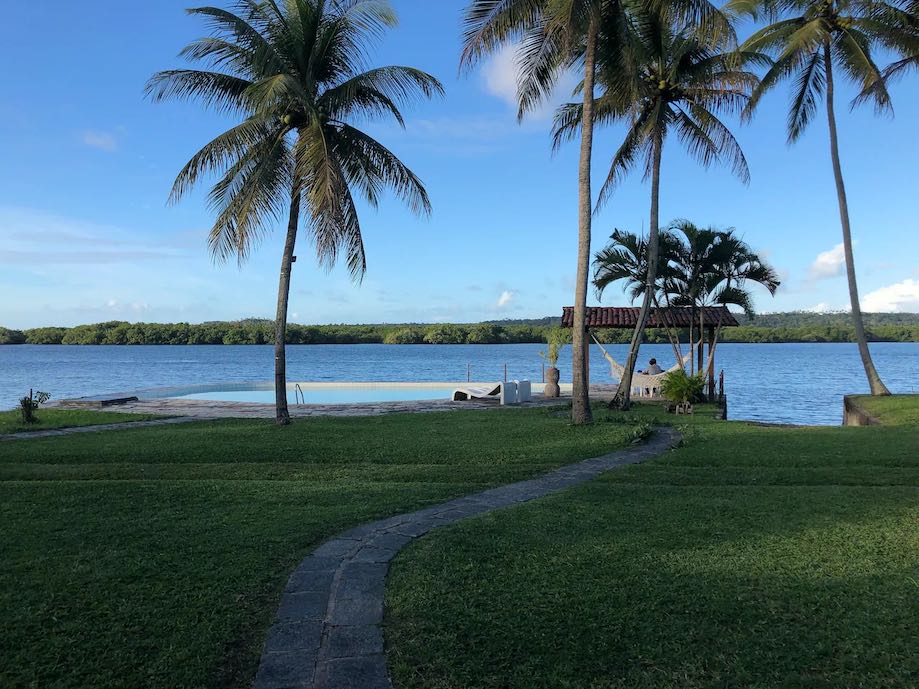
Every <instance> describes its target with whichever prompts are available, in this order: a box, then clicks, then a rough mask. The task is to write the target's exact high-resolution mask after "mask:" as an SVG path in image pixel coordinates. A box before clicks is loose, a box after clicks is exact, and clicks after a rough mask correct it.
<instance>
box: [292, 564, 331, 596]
mask: <svg viewBox="0 0 919 689" xmlns="http://www.w3.org/2000/svg"><path fill="white" fill-rule="evenodd" d="M334 578H335V570H334V569H317V570H309V569H308V570H302V569H295V570H294V573H293V574H291V575H290V579H288V580H287V586H286V587H285V588H284V591H286V592H287V593H297V592H303V591H328V590H329V589H330V588H331V587H332V579H334Z"/></svg>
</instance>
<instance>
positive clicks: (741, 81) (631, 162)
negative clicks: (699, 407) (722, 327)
mask: <svg viewBox="0 0 919 689" xmlns="http://www.w3.org/2000/svg"><path fill="white" fill-rule="evenodd" d="M632 24H633V27H634V28H633V31H634V37H635V38H634V40H633V42H632V46H631V54H632V56H633V59H634V60H635V67H636V69H635V72H634V78H633V81H632V84H631V85H629V86H627V87H625V88H623V85H622V80H621V76H620V75H619V74H618V73H616V74H612V75H608V74H607V73H605V72H601V73H600V75H599V79H600V82H601V84H603V85H604V86H605V87H606V89H605V91H604V93H603V95H602V96H601V97H600V98H598V99H597V102H596V104H595V106H594V118H595V119H596V121H597V122H598V123H607V122H611V121H615V120H618V119H621V118H622V117H623V113H624V112H625V113H627V117H628V119H629V128H628V131H627V133H626V136H625V139H624V141H623V143H622V145H621V146H620V147H619V149H618V150H617V151H616V154H615V155H614V156H613V159H612V163H611V165H610V171H609V175H608V176H607V180H606V183H605V184H604V185H603V188H602V190H601V192H600V199H599V201H598V206H599V205H601V204H602V203H603V202H604V201H606V199H608V197H609V196H610V194H611V193H612V191H613V189H614V188H615V187H616V185H617V184H618V183H619V182H620V181H621V179H622V178H623V177H624V176H625V175H626V174H627V173H628V172H629V171H630V170H631V169H632V168H633V167H634V166H635V164H636V163H637V162H638V161H639V160H641V161H642V162H643V164H644V169H645V176H646V177H650V178H651V209H650V226H649V235H648V261H647V265H648V267H649V270H648V274H647V276H646V285H647V288H646V290H645V292H644V298H643V299H642V304H641V309H640V311H639V317H638V323H637V324H636V326H635V330H634V332H633V334H632V341H631V344H630V346H629V356H628V360H627V361H626V365H625V375H623V377H622V380H621V381H620V383H619V390H618V391H617V395H616V396H617V399H618V400H619V401H620V405H621V407H622V408H623V409H627V408H628V407H629V404H630V394H631V383H632V373H633V371H634V368H635V362H636V360H637V358H638V348H639V345H640V343H641V339H642V337H643V336H644V330H645V326H646V324H647V320H648V315H649V313H650V308H651V300H652V295H653V294H654V285H655V282H656V274H655V271H656V268H657V265H658V248H659V201H660V175H661V160H662V155H663V149H664V142H665V140H666V139H667V136H668V135H669V134H670V133H672V132H674V131H675V132H676V134H677V136H678V137H679V139H680V140H681V141H682V142H683V143H684V145H685V146H686V148H687V151H688V152H689V153H690V154H691V155H692V156H694V157H695V158H696V159H697V160H698V161H699V162H700V163H701V164H702V165H703V166H709V165H711V164H712V163H714V162H721V161H724V162H727V163H729V164H730V165H731V168H732V169H733V171H734V172H735V174H737V176H738V177H740V179H741V180H742V181H744V182H747V181H748V180H749V170H748V168H747V162H746V159H745V158H744V155H743V151H741V149H740V145H739V144H738V143H737V141H736V139H735V138H734V136H733V135H732V134H731V132H730V130H729V129H728V128H727V127H726V126H725V125H724V123H722V122H721V120H720V119H719V118H718V115H719V114H721V113H730V112H737V111H740V110H741V109H742V108H743V106H744V105H745V104H746V101H747V99H748V98H749V95H750V93H751V92H752V89H753V87H754V86H755V85H756V84H757V82H758V80H757V77H756V76H755V75H754V74H753V73H752V72H748V71H745V70H744V66H745V65H746V64H747V63H750V62H756V61H762V58H761V57H760V56H758V55H756V54H754V53H749V52H744V53H733V52H730V53H725V52H719V45H718V43H717V42H715V41H713V39H712V35H710V34H709V35H703V34H702V33H701V32H699V31H693V32H690V31H688V30H686V29H681V28H679V24H678V23H677V24H675V23H674V21H673V19H672V18H670V17H666V16H661V15H660V14H657V13H644V14H641V15H638V16H636V17H635V18H634V19H633V22H632ZM715 38H722V36H718V35H716V36H715ZM582 116H583V106H582V105H580V104H569V105H566V106H563V107H562V108H560V109H559V112H558V113H557V116H556V122H555V143H556V145H558V144H560V143H561V142H562V141H564V140H565V139H567V138H570V137H571V136H572V135H573V133H574V132H575V131H576V130H577V129H578V128H579V127H580V125H581V120H582Z"/></svg>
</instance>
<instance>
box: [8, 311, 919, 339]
mask: <svg viewBox="0 0 919 689" xmlns="http://www.w3.org/2000/svg"><path fill="white" fill-rule="evenodd" d="M738 320H739V321H740V322H741V325H740V326H739V327H733V328H724V329H723V331H722V334H721V339H720V341H721V342H723V343H745V344H757V343H761V344H774V343H775V344H778V343H789V344H792V343H808V342H815V343H822V342H837V343H839V342H853V341H854V340H855V332H854V328H853V327H852V325H851V322H850V321H849V315H848V314H845V313H834V314H812V313H806V312H792V313H784V314H764V315H762V316H759V317H758V318H757V319H756V321H752V322H751V321H750V320H749V319H747V318H745V317H743V316H741V317H739V318H738ZM865 321H866V327H867V330H868V339H869V341H870V342H919V314H866V318H865ZM558 323H559V319H557V318H542V319H533V320H508V321H491V322H484V323H436V324H434V323H406V324H375V325H374V324H371V325H300V324H295V323H292V324H289V325H288V330H287V342H288V344H292V345H309V344H430V345H438V344H530V343H545V341H546V335H547V334H548V332H549V331H550V330H553V329H554V328H557V327H558ZM595 334H596V335H597V337H599V338H600V339H601V341H603V342H605V343H610V344H624V343H627V342H628V341H629V338H630V336H631V331H630V330H597V331H595ZM681 339H682V341H683V342H686V341H687V340H688V333H686V332H682V333H681ZM646 341H647V342H649V343H667V342H668V341H669V340H668V338H667V332H666V331H665V330H662V329H651V330H649V331H648V332H647V338H646ZM273 342H274V323H273V322H272V321H268V320H259V319H248V320H242V321H219V322H218V321H215V322H208V323H196V324H190V323H128V322H126V321H109V322H105V323H93V324H89V325H78V326H74V327H70V328H65V327H45V328H31V329H25V330H13V329H9V328H3V327H0V345H19V344H32V345H47V344H51V345H58V344H64V345H113V346H117V345H264V344H272V343H273Z"/></svg>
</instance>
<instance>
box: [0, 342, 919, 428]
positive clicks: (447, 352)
mask: <svg viewBox="0 0 919 689" xmlns="http://www.w3.org/2000/svg"><path fill="white" fill-rule="evenodd" d="M542 348H543V347H542V346H541V345H538V344H522V345H299V346H291V347H289V348H288V364H287V370H288V378H289V379H290V380H292V381H297V380H299V381H433V382H436V381H457V380H465V379H466V375H467V366H469V367H470V370H471V378H472V380H477V381H489V380H500V379H501V378H503V376H504V366H505V364H506V365H507V374H508V377H509V378H512V379H513V378H530V379H532V380H535V381H539V380H540V379H541V372H542V360H541V359H540V358H539V355H538V352H539V351H540V350H541V349H542ZM592 349H593V350H594V351H593V354H592V357H591V377H592V379H593V380H594V381H595V382H601V381H602V382H612V380H611V378H610V376H609V367H608V365H607V364H606V361H605V360H604V359H603V356H602V354H601V353H600V351H599V350H598V349H597V348H596V346H594V347H592ZM608 349H609V351H610V352H611V353H612V355H613V356H614V357H616V358H617V359H618V360H619V361H622V360H624V359H625V354H626V350H627V347H626V346H625V345H611V346H610V347H609V348H608ZM871 349H872V352H873V354H874V357H875V363H876V364H877V367H878V369H879V371H880V373H881V376H882V377H883V378H884V380H885V382H886V383H887V385H888V386H889V387H890V389H891V390H892V391H894V392H919V343H879V344H874V345H872V346H871ZM717 354H718V361H717V366H718V368H719V369H722V368H723V369H724V371H725V388H726V391H727V394H728V397H729V403H730V414H731V417H732V418H735V419H754V420H758V421H775V422H786V423H811V424H838V423H840V420H841V416H842V411H841V410H842V396H843V394H847V393H856V392H867V390H868V388H867V384H866V382H865V377H864V374H863V372H862V368H861V363H860V361H859V358H858V351H857V349H856V347H855V345H853V344H722V345H720V346H719V347H718V352H717ZM651 356H655V357H657V358H658V360H659V361H660V362H661V363H662V365H663V366H664V368H668V367H669V366H671V365H672V363H673V352H672V350H671V348H670V346H669V345H645V346H644V347H642V350H641V358H640V361H641V362H642V364H644V363H645V362H646V361H647V359H648V358H649V357H651ZM570 357H571V351H570V348H568V347H566V348H565V349H564V350H563V353H562V357H561V360H560V361H559V368H560V369H561V373H562V382H570V380H571V374H570V370H571V359H570ZM272 367H273V354H272V348H271V347H270V346H255V345H250V346H230V345H217V346H200V345H199V346H110V347H105V346H63V345H57V346H55V345H15V346H0V408H9V407H12V406H13V405H15V403H16V400H17V398H18V397H19V396H21V395H22V394H25V393H27V392H28V389H29V388H30V387H31V388H35V389H36V390H45V391H47V392H50V393H51V394H52V395H53V396H54V399H63V398H68V397H78V396H81V395H93V394H102V393H109V392H120V391H127V390H134V389H138V388H148V387H158V386H167V385H190V384H197V383H223V382H233V381H239V382H243V381H267V380H270V379H271V378H272V374H273V371H272Z"/></svg>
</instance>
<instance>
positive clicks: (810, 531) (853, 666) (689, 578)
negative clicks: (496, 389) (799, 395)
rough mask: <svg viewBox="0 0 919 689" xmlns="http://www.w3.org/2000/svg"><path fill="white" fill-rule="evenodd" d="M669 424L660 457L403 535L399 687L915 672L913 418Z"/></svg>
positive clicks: (395, 620)
mask: <svg viewBox="0 0 919 689" xmlns="http://www.w3.org/2000/svg"><path fill="white" fill-rule="evenodd" d="M907 402H910V401H907ZM884 403H885V404H893V403H892V402H884ZM900 403H903V400H901V402H900ZM911 403H912V406H911V409H912V411H907V409H906V407H905V406H904V407H900V408H899V410H898V416H899V418H900V419H903V420H905V419H909V418H915V416H914V415H915V413H916V410H917V407H919V398H917V397H914V398H912V400H911ZM895 406H896V405H895ZM637 414H638V415H643V414H647V409H644V410H639V411H638V412H637ZM671 418H674V417H671ZM681 423H688V424H689V426H688V428H687V432H686V444H685V446H684V447H682V448H680V449H678V450H676V451H674V452H671V453H668V454H667V455H666V456H665V457H663V458H661V459H658V460H654V461H651V462H649V463H647V464H643V465H638V466H632V467H628V468H625V469H621V470H617V471H613V472H610V473H608V474H606V475H605V476H603V477H602V478H600V479H598V480H595V481H593V482H591V483H589V484H587V485H584V486H581V487H578V488H574V489H572V490H570V491H567V492H565V493H563V494H560V495H558V496H554V497H550V498H546V499H542V500H538V501H535V502H533V503H529V504H527V505H523V506H520V507H515V508H512V509H509V510H504V511H500V512H496V513H494V514H491V515H486V516H482V517H478V518H475V519H471V520H467V521H464V522H463V523H461V524H458V525H456V526H453V527H450V528H449V529H444V530H438V531H437V532H435V533H434V534H432V535H431V536H428V537H425V538H423V539H421V540H419V541H417V542H415V543H414V544H412V545H411V546H410V547H409V548H408V549H407V550H406V551H403V553H402V554H401V555H400V556H399V557H398V558H397V559H396V561H395V563H394V566H393V570H392V572H391V574H390V579H389V583H388V588H387V619H386V639H387V644H388V648H389V654H390V655H389V662H390V668H391V671H392V673H393V676H394V681H395V684H396V687H398V688H399V689H414V688H419V689H420V688H421V687H424V688H425V689H481V688H485V687H488V688H494V689H499V688H500V689H524V688H525V689H538V688H546V689H548V688H550V687H551V688H552V689H556V688H559V687H563V688H565V689H612V688H622V689H625V688H629V689H642V688H647V689H697V688H698V689H702V688H710V687H719V688H727V687H736V688H737V689H765V688H767V687H768V688H774V689H780V688H781V689H785V688H790V687H807V688H809V689H816V688H822V689H837V688H844V687H859V688H865V689H867V688H875V687H876V688H878V689H880V688H885V689H890V688H893V687H902V688H904V689H906V688H913V687H916V686H919V653H917V652H916V649H917V648H919V625H917V622H916V621H917V620H919V428H917V426H915V425H912V426H910V425H896V426H889V427H868V428H801V429H789V428H765V427H756V426H749V425H745V424H743V423H715V422H713V421H712V420H711V419H710V418H706V417H704V416H701V415H697V416H696V417H695V418H691V419H689V420H687V421H685V422H684V421H682V420H681Z"/></svg>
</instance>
